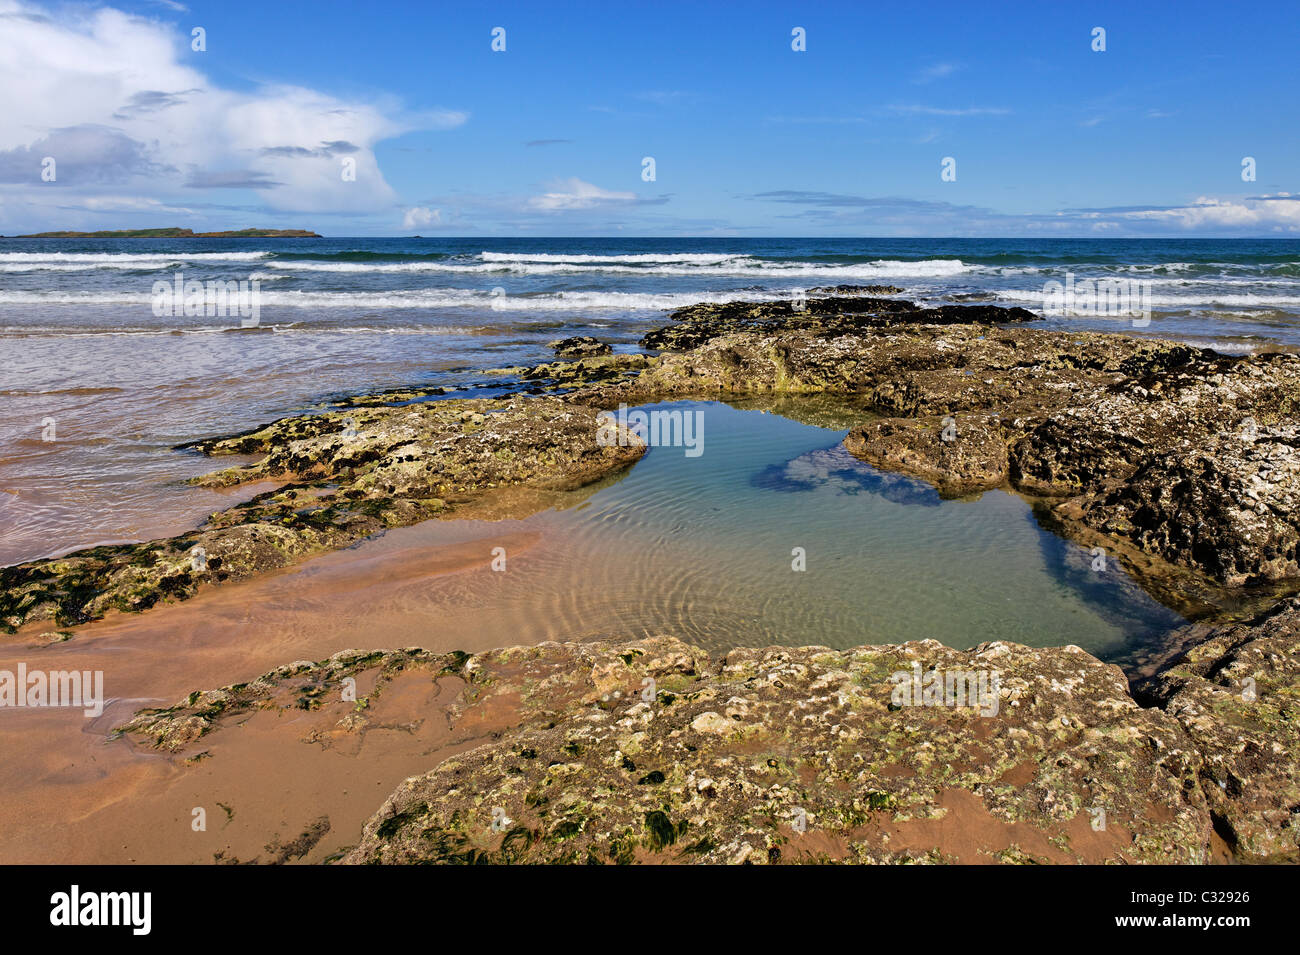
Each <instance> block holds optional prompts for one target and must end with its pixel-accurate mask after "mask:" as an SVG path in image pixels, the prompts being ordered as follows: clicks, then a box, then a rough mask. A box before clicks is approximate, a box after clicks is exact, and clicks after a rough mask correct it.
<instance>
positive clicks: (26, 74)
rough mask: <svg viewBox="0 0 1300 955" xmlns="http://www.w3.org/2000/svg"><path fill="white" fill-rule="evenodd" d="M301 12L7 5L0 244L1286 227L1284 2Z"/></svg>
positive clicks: (1260, 230)
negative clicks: (276, 234) (181, 238)
mask: <svg viewBox="0 0 1300 955" xmlns="http://www.w3.org/2000/svg"><path fill="white" fill-rule="evenodd" d="M1252 9H1253V8H1252ZM313 10H314V12H313V14H312V17H311V20H310V21H309V22H305V18H304V16H303V14H302V13H301V11H292V10H283V9H276V8H274V7H266V6H256V7H254V6H252V5H251V4H243V3H225V4H220V5H212V6H211V7H210V8H209V7H207V6H205V5H203V4H195V5H194V6H193V7H189V8H187V7H185V6H183V5H181V4H178V3H174V2H169V3H166V4H161V3H157V2H155V3H134V4H133V3H126V2H121V3H117V4H116V5H89V6H58V5H52V4H42V3H36V2H27V0H0V96H3V99H4V103H5V120H6V121H5V122H4V123H3V124H2V125H0V233H3V234H14V233H17V232H26V231H37V230H42V231H44V230H55V229H84V230H91V229H104V228H148V227H155V226H170V225H179V226H189V227H192V228H195V229H196V230H198V229H219V228H240V227H244V226H248V225H257V226H265V227H278V228H292V227H305V228H313V229H316V230H317V231H320V232H324V233H327V234H333V235H349V234H354V235H385V234H410V233H412V232H420V233H442V234H451V235H456V234H483V235H511V234H520V235H529V234H532V235H599V234H623V235H674V234H677V235H728V234H731V235H828V236H833V235H880V236H907V235H914V236H963V235H1006V236H1018V235H1045V236H1068V235H1079V236H1106V235H1114V236H1141V235H1162V236H1189V237H1194V236H1224V235H1242V236H1261V237H1268V236H1279V237H1286V236H1296V235H1300V190H1297V189H1296V188H1295V186H1296V183H1295V177H1296V174H1297V163H1296V157H1297V155H1298V154H1300V152H1298V149H1300V143H1298V142H1297V139H1298V137H1300V134H1298V133H1297V128H1296V125H1295V124H1294V123H1292V122H1289V121H1285V117H1284V115H1283V113H1282V111H1283V110H1284V109H1285V108H1286V104H1288V103H1289V102H1291V101H1292V100H1293V99H1294V94H1295V80H1294V77H1293V76H1292V72H1293V71H1292V70H1291V68H1290V64H1291V62H1292V61H1291V56H1290V53H1289V47H1288V40H1287V38H1288V37H1290V36H1294V35H1296V30H1295V27H1297V26H1300V13H1298V12H1297V11H1296V10H1294V9H1291V8H1289V7H1287V6H1285V5H1279V6H1277V7H1275V8H1272V9H1268V8H1267V7H1266V8H1265V9H1264V10H1261V11H1256V12H1254V13H1252V12H1250V11H1244V12H1243V11H1236V12H1233V11H1229V12H1224V11H1222V10H1218V11H1216V9H1215V7H1214V6H1213V5H1210V4H1206V5H1204V6H1198V5H1197V4H1190V5H1187V6H1183V7H1180V8H1179V11H1180V12H1179V15H1178V18H1177V19H1176V20H1174V19H1173V18H1172V17H1170V16H1169V15H1168V14H1164V13H1161V12H1160V11H1147V12H1144V13H1135V12H1133V11H1131V10H1129V9H1128V7H1126V6H1124V5H1121V4H1117V5H1115V6H1113V7H1109V8H1107V7H1105V6H1103V7H1102V8H1100V9H1093V10H1090V11H1089V12H1088V13H1087V15H1086V16H1080V15H1076V14H1070V13H1065V12H1063V11H1059V10H1043V9H1041V8H1039V7H1036V6H1032V5H1029V4H1026V5H1025V6H1024V7H1023V8H1022V9H1019V10H1015V9H1010V8H1008V9H1007V10H1004V11H999V12H998V13H997V14H996V15H993V16H989V15H984V16H982V17H973V16H972V15H971V14H970V13H969V12H966V11H963V12H959V11H961V8H960V7H957V6H954V7H951V8H945V7H943V6H942V5H940V7H939V8H938V9H937V10H936V11H935V14H934V15H933V16H927V17H926V18H925V21H924V22H921V20H920V18H919V17H917V16H915V15H912V16H911V17H910V19H909V16H908V14H907V13H906V12H905V11H894V12H890V13H886V14H881V13H876V14H874V15H872V16H871V17H868V16H867V14H865V13H864V12H863V11H862V10H861V9H859V8H858V7H857V6H856V5H851V4H844V5H843V6H828V7H826V8H821V9H819V10H817V11H816V12H815V13H806V12H801V11H800V10H799V9H794V8H789V7H787V6H784V5H777V4H770V5H768V4H758V5H755V7H754V8H753V10H752V11H751V12H747V13H746V14H744V15H743V16H742V15H741V14H739V13H737V12H735V11H734V10H733V9H732V8H729V7H726V6H723V5H717V6H714V7H710V6H709V5H708V4H704V5H701V4H689V5H686V4H683V5H680V6H678V5H675V4H672V3H665V4H662V5H656V6H655V7H654V8H653V9H650V10H639V9H638V10H633V9H629V10H626V11H615V10H612V9H611V8H608V7H606V6H602V5H596V4H593V5H590V6H584V5H582V4H578V5H566V6H565V7H564V8H563V10H559V9H555V10H550V11H548V10H547V9H546V8H545V7H544V6H542V5H538V6H536V7H535V8H532V9H512V8H509V7H507V8H503V9H501V10H500V11H497V12H492V13H490V14H486V13H482V12H475V11H463V10H462V11H445V10H436V9H431V8H430V7H429V6H428V5H416V4H412V5H410V6H409V7H403V8H400V9H394V10H392V11H383V10H381V11H378V12H377V13H376V14H375V15H373V16H370V15H367V16H361V15H360V14H358V13H357V12H356V10H355V8H353V7H350V6H348V5H346V4H335V3H331V2H321V3H320V4H319V5H318V6H316V7H314V8H313ZM1251 17H1258V18H1259V22H1258V23H1256V22H1253V21H1252V19H1251ZM498 22H499V23H501V24H504V25H503V26H497V23H498ZM1288 24H1289V25H1288ZM1098 25H1100V27H1099V26H1098ZM1261 27H1264V29H1262V30H1261ZM1099 28H1100V29H1101V30H1103V31H1104V32H1103V33H1102V34H1100V37H1101V39H1100V48H1099V40H1098V36H1099V35H1098V34H1097V30H1098V29H1099ZM498 31H499V32H498ZM882 36H883V37H886V38H887V39H888V43H885V44H881V43H880V42H879V40H880V38H881V37H882ZM864 38H865V39H867V40H868V41H869V42H868V43H867V44H865V45H864V44H863V42H861V41H862V40H863V39H864Z"/></svg>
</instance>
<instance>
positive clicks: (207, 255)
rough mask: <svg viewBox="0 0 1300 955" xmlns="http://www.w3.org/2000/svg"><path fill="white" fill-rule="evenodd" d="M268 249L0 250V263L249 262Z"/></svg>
mask: <svg viewBox="0 0 1300 955" xmlns="http://www.w3.org/2000/svg"><path fill="white" fill-rule="evenodd" d="M271 254H272V253H270V252H152V253H146V254H140V255H131V254H128V253H123V252H0V262H51V263H55V264H58V263H61V262H106V263H117V262H158V261H162V262H175V261H177V260H180V261H183V262H205V261H206V262H252V261H255V260H257V259H264V258H266V257H267V256H269V255H271Z"/></svg>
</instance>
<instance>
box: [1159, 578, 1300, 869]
mask: <svg viewBox="0 0 1300 955" xmlns="http://www.w3.org/2000/svg"><path fill="white" fill-rule="evenodd" d="M1136 691H1137V694H1138V696H1139V698H1140V699H1142V700H1143V701H1144V702H1148V703H1154V704H1156V705H1158V706H1160V707H1161V708H1163V710H1164V711H1165V712H1166V713H1168V714H1169V715H1170V716H1173V717H1174V718H1175V719H1177V720H1178V722H1179V723H1180V724H1181V725H1182V727H1183V729H1184V730H1185V731H1186V733H1187V735H1188V736H1189V737H1190V738H1191V740H1192V743H1193V744H1194V745H1195V747H1196V749H1197V750H1198V751H1199V752H1200V754H1201V757H1202V760H1201V767H1200V770H1199V779H1200V783H1201V788H1202V789H1203V790H1204V792H1205V794H1206V797H1207V799H1208V801H1209V806H1210V811H1211V813H1212V814H1213V817H1214V821H1215V826H1216V828H1217V829H1218V830H1219V831H1220V832H1221V833H1222V834H1223V835H1224V837H1225V838H1226V839H1227V840H1228V842H1229V843H1230V845H1231V846H1232V848H1233V850H1234V851H1235V852H1236V853H1237V855H1238V856H1239V857H1241V858H1242V859H1243V860H1246V861H1253V862H1297V861H1300V600H1297V599H1291V600H1287V601H1284V602H1283V603H1281V604H1279V605H1278V606H1276V607H1275V608H1273V609H1272V610H1270V611H1268V612H1267V613H1265V614H1263V615H1262V616H1261V617H1259V618H1258V619H1256V620H1254V621H1252V622H1251V623H1250V624H1239V625H1232V626H1225V627H1220V628H1218V629H1216V630H1213V631H1211V632H1210V633H1208V634H1207V635H1205V638H1204V640H1203V642H1201V643H1198V644H1196V645H1195V646H1193V647H1192V648H1191V649H1189V650H1188V651H1187V652H1186V653H1185V654H1183V655H1182V657H1180V658H1179V659H1177V660H1175V661H1174V663H1173V665H1172V666H1170V667H1169V668H1168V669H1166V670H1164V671H1163V672H1161V673H1160V674H1158V675H1157V676H1155V677H1153V678H1151V679H1148V680H1146V681H1144V682H1142V683H1140V684H1138V686H1137V687H1136Z"/></svg>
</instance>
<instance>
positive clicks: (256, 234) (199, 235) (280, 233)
mask: <svg viewBox="0 0 1300 955" xmlns="http://www.w3.org/2000/svg"><path fill="white" fill-rule="evenodd" d="M14 238H17V239H267V238H270V239H320V238H323V236H321V234H320V233H318V232H309V231H307V230H306V229H239V230H237V231H234V232H195V231H193V230H192V229H118V230H116V231H106V232H34V233H32V234H31V235H19V236H14Z"/></svg>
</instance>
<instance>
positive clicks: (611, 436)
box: [596, 404, 704, 458]
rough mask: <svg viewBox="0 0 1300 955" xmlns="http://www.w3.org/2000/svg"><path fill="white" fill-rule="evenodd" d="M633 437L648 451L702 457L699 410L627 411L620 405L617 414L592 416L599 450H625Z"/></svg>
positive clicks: (702, 434) (623, 405) (701, 416)
mask: <svg viewBox="0 0 1300 955" xmlns="http://www.w3.org/2000/svg"><path fill="white" fill-rule="evenodd" d="M631 435H636V436H637V437H638V438H640V439H641V441H642V442H644V443H645V444H646V445H648V446H649V447H652V448H685V449H686V456H687V457H688V458H698V457H699V456H700V455H701V454H703V453H704V412H703V411H701V410H700V409H698V408H696V409H687V410H683V409H681V408H672V409H664V408H656V409H655V410H653V411H641V410H640V409H635V410H632V411H629V410H628V407H627V405H625V404H620V405H619V406H618V413H617V414H615V413H614V412H613V411H602V412H600V413H599V414H598V415H596V443H597V444H598V445H600V446H601V447H602V448H608V447H613V446H615V445H617V446H618V447H627V446H628V445H629V444H631V443H632V441H631Z"/></svg>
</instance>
